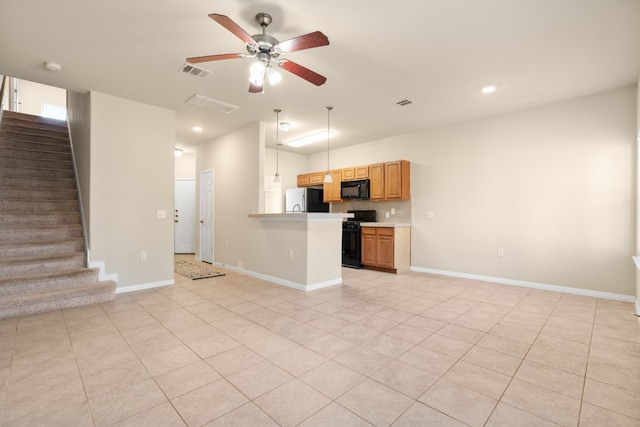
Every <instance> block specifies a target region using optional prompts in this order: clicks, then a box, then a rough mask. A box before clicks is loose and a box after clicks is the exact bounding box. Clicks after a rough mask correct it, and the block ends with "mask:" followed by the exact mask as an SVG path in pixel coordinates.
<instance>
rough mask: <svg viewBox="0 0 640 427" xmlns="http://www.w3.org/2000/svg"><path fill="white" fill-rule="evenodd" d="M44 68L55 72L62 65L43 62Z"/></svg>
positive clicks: (60, 68)
mask: <svg viewBox="0 0 640 427" xmlns="http://www.w3.org/2000/svg"><path fill="white" fill-rule="evenodd" d="M44 68H46V69H47V70H49V71H53V72H56V73H57V72H58V71H61V70H62V65H60V64H58V63H57V62H45V63H44Z"/></svg>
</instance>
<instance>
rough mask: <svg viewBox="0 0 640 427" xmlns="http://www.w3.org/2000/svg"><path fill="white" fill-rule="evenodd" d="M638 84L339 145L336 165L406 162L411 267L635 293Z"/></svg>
mask: <svg viewBox="0 0 640 427" xmlns="http://www.w3.org/2000/svg"><path fill="white" fill-rule="evenodd" d="M636 92H637V91H636V87H635V86H632V87H626V88H622V89H619V90H614V91H610V92H606V93H602V94H598V95H594V96H590V97H585V98H580V99H575V100H572V101H567V102H561V103H555V104H550V105H547V106H544V107H540V108H534V109H530V110H524V111H520V112H516V113H511V114H505V115H501V116H496V117H490V118H487V119H483V120H477V121H472V122H465V123H461V124H456V125H450V126H444V127H440V128H437V129H430V130H425V131H422V132H418V133H413V134H409V135H402V136H398V137H394V138H388V139H385V140H379V141H373V142H370V143H367V144H361V145H358V146H355V147H348V148H345V149H340V150H334V151H332V153H331V158H332V167H336V168H340V167H346V166H351V165H354V164H356V163H357V164H368V163H375V162H381V161H385V160H398V159H406V160H409V161H411V192H412V200H411V205H412V215H411V216H412V223H413V228H412V259H411V264H412V266H414V267H418V268H424V269H434V270H443V271H448V272H455V273H461V274H473V275H479V276H488V277H497V278H505V279H511V280H518V281H526V282H534V283H539V284H548V285H556V286H566V287H573V288H582V289H586V290H596V291H602V292H610V293H616V294H624V295H630V296H631V295H635V294H636V289H635V279H634V266H633V264H632V263H631V262H630V258H631V256H632V255H633V254H634V253H635V235H636V231H635V179H636V178H635V160H634V159H635V150H636V149H635V145H636V133H637V128H636V120H637V118H636V99H637V93H636ZM354 159H357V160H354ZM325 162H326V154H325V153H320V154H317V155H313V156H310V157H309V159H308V168H309V169H308V171H314V170H323V168H324V167H325V166H324V165H325ZM427 211H432V212H434V218H433V219H429V220H427V219H426V212H427ZM497 248H503V249H504V251H505V256H504V257H501V258H499V257H497V256H496V252H497Z"/></svg>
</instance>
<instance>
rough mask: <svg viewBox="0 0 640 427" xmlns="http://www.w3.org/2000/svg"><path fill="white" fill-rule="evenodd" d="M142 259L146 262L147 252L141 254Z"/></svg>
mask: <svg viewBox="0 0 640 427" xmlns="http://www.w3.org/2000/svg"><path fill="white" fill-rule="evenodd" d="M140 259H141V260H142V261H145V260H146V259H147V251H142V252H140Z"/></svg>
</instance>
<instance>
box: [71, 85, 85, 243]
mask: <svg viewBox="0 0 640 427" xmlns="http://www.w3.org/2000/svg"><path fill="white" fill-rule="evenodd" d="M67 115H68V117H69V132H70V133H71V144H72V148H73V156H74V159H75V163H76V172H77V174H78V184H79V187H80V198H81V200H80V202H81V206H82V213H83V220H84V227H85V229H84V231H85V233H86V234H87V235H86V239H87V241H88V240H89V238H90V235H89V232H90V229H91V225H90V224H91V215H90V211H89V209H88V208H89V206H91V191H90V183H91V181H90V177H91V175H90V172H91V171H90V164H91V98H90V96H89V94H88V93H78V92H72V91H68V92H67Z"/></svg>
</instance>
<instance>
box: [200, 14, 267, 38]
mask: <svg viewBox="0 0 640 427" xmlns="http://www.w3.org/2000/svg"><path fill="white" fill-rule="evenodd" d="M209 18H211V19H213V20H214V21H216V22H217V23H218V24H220V25H222V26H223V27H225V28H226V29H227V30H229V31H231V32H232V33H233V34H235V36H236V37H238V38H239V39H240V40H242V41H243V42H245V43H246V44H248V45H251V46H253V45H254V44H258V43H257V42H256V41H255V40H254V39H253V37H251V36H250V35H249V33H247V32H246V31H245V30H243V29H242V28H241V27H240V26H239V25H238V24H236V23H235V22H233V21H232V20H231V18H229V17H228V16H225V15H218V14H217V13H212V14H210V15H209Z"/></svg>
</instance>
